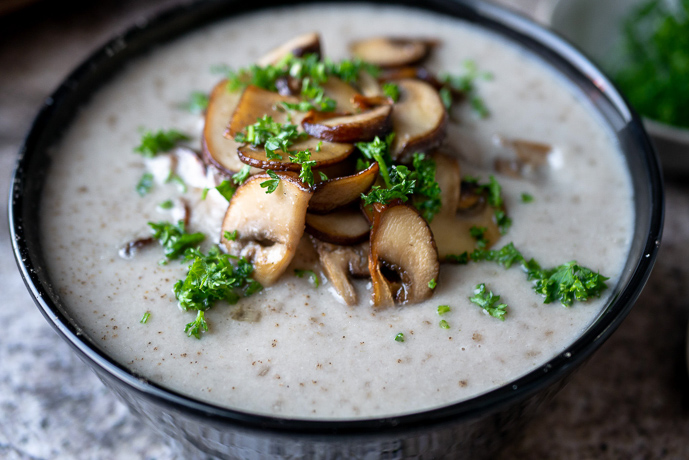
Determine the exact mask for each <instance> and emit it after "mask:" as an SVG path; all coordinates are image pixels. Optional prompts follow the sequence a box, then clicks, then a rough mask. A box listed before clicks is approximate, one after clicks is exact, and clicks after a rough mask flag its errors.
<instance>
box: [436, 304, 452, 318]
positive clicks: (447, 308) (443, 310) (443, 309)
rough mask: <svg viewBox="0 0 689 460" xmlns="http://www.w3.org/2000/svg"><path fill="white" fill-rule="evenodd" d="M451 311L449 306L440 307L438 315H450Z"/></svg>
mask: <svg viewBox="0 0 689 460" xmlns="http://www.w3.org/2000/svg"><path fill="white" fill-rule="evenodd" d="M449 311H450V306H449V305H438V314H439V315H441V316H442V315H444V314H445V313H448V312H449Z"/></svg>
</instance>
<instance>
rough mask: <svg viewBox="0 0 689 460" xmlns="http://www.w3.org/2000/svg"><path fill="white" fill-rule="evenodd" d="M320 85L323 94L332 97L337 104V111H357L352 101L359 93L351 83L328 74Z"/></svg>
mask: <svg viewBox="0 0 689 460" xmlns="http://www.w3.org/2000/svg"><path fill="white" fill-rule="evenodd" d="M321 86H322V87H323V91H324V94H325V96H327V97H329V98H331V99H333V100H334V101H335V103H336V104H337V108H336V110H337V111H338V112H343V113H356V112H357V111H358V107H357V106H356V105H355V104H354V103H353V102H352V101H353V99H354V98H355V97H356V96H361V94H359V92H358V91H357V90H356V88H354V87H353V86H352V85H350V84H349V83H345V82H344V81H342V80H340V79H339V78H337V77H334V76H332V75H330V76H329V77H328V79H327V80H326V81H325V82H324V83H323V84H322V85H321Z"/></svg>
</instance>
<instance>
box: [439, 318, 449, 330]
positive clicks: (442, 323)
mask: <svg viewBox="0 0 689 460" xmlns="http://www.w3.org/2000/svg"><path fill="white" fill-rule="evenodd" d="M438 325H439V326H440V327H441V328H443V329H450V323H448V322H447V321H445V320H444V319H441V320H440V323H439V324H438Z"/></svg>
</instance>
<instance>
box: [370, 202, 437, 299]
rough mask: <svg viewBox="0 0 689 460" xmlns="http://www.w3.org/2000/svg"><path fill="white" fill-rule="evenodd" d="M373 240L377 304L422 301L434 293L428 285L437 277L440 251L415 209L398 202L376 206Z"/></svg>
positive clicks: (374, 287) (372, 254) (372, 250)
mask: <svg viewBox="0 0 689 460" xmlns="http://www.w3.org/2000/svg"><path fill="white" fill-rule="evenodd" d="M370 243H371V253H370V256H369V263H368V267H369V271H370V272H371V280H372V282H373V302H374V305H376V306H387V305H390V302H391V300H393V299H394V300H395V301H397V302H400V303H407V302H411V303H414V302H420V301H422V300H424V299H427V298H429V297H430V296H431V295H432V294H433V290H432V289H431V288H430V287H429V286H428V284H429V283H430V282H431V281H432V280H437V279H438V269H439V267H440V265H439V263H438V252H437V250H436V247H435V242H434V240H433V234H432V233H431V229H430V228H429V227H428V224H427V223H426V221H425V220H424V219H423V218H422V217H421V216H420V215H419V213H418V212H416V210H414V209H413V208H411V207H410V206H408V205H406V204H403V203H401V202H399V201H398V202H393V203H390V204H389V205H387V206H379V205H374V212H373V227H372V228H371V237H370ZM386 275H387V276H386Z"/></svg>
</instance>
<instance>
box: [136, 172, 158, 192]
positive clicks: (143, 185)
mask: <svg viewBox="0 0 689 460" xmlns="http://www.w3.org/2000/svg"><path fill="white" fill-rule="evenodd" d="M153 182H154V181H153V174H151V173H150V172H147V173H144V174H143V176H141V179H139V182H138V183H137V184H136V193H138V194H139V196H144V195H147V194H148V193H150V192H151V189H152V188H153Z"/></svg>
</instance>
